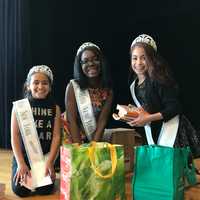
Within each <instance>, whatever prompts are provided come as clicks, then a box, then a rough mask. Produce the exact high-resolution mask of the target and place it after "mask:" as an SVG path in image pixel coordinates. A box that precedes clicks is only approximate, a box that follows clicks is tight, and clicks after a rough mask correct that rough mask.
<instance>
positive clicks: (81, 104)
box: [71, 80, 96, 140]
mask: <svg viewBox="0 0 200 200" xmlns="http://www.w3.org/2000/svg"><path fill="white" fill-rule="evenodd" d="M71 83H72V85H73V88H74V93H75V97H76V102H77V105H78V110H79V113H80V117H81V121H82V123H83V127H84V130H85V133H86V136H87V138H88V139H89V140H92V133H94V131H95V130H96V120H95V117H94V112H93V108H92V103H91V99H90V95H89V92H88V90H87V89H85V90H82V89H81V88H80V87H79V85H78V84H77V83H76V82H75V80H71Z"/></svg>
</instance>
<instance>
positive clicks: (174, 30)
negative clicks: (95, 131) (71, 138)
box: [0, 0, 200, 148]
mask: <svg viewBox="0 0 200 200" xmlns="http://www.w3.org/2000/svg"><path fill="white" fill-rule="evenodd" d="M199 5H200V3H199V2H198V1H197V0H196V1H195V0H191V1H189V2H188V1H186V0H182V1H179V0H170V1H160V0H155V1H149V0H146V1H139V0H131V1H114V0H110V1H104V0H102V1H97V0H96V1H95V0H93V1H92V0H89V1H72V0H71V1H70V0H68V1H65V0H63V1H62V0H60V1H55V0H42V1H38V0H35V1H31V0H15V1H13V0H0V44H1V48H0V49H1V50H0V58H1V59H0V70H1V71H0V91H1V95H0V108H1V110H0V121H1V124H0V147H4V148H9V147H10V112H11V107H12V101H14V100H16V99H19V98H21V91H22V86H23V83H24V81H25V79H26V74H27V73H28V70H29V69H30V68H31V67H32V66H33V65H38V64H46V65H49V66H50V67H51V68H52V70H53V72H54V76H55V82H54V83H55V84H54V89H53V92H54V95H55V97H56V100H57V102H58V104H59V105H60V106H61V109H62V111H64V94H65V87H66V84H67V83H68V81H69V80H70V79H71V78H72V72H73V61H74V56H75V54H76V51H77V48H78V47H79V45H80V44H81V43H83V42H86V41H92V42H94V43H96V44H98V45H99V46H100V47H101V48H102V51H103V52H104V54H105V56H106V58H107V60H108V62H109V64H110V66H111V71H112V77H113V81H114V92H115V99H114V104H113V108H114V107H115V105H116V103H131V100H130V98H129V90H128V81H127V79H128V74H129V66H130V62H129V47H130V44H131V42H132V40H133V39H134V38H135V37H136V36H137V35H138V34H141V33H147V34H150V35H152V36H153V37H154V38H155V40H156V41H157V45H158V51H159V53H160V54H161V55H162V56H163V57H165V58H166V59H167V60H168V62H169V63H170V65H171V67H172V69H173V71H174V74H175V77H176V79H177V81H178V83H179V85H180V88H181V101H182V105H183V110H184V112H185V114H186V115H187V116H188V117H189V118H190V120H191V121H192V122H193V124H194V125H195V127H196V128H198V127H199V126H200V120H199V117H198V114H199V113H198V112H199V108H198V105H199V101H200V99H199V97H198V96H197V93H198V77H199V74H198V72H199V67H200V59H199V46H200V40H199V39H198V37H199V35H200V29H199V26H200V21H199V19H200V13H199V8H200V6H199ZM194 91H195V92H194ZM109 126H110V127H113V126H119V124H116V123H115V122H113V121H112V120H110V123H109Z"/></svg>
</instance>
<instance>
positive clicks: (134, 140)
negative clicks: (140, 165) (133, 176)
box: [111, 128, 142, 172]
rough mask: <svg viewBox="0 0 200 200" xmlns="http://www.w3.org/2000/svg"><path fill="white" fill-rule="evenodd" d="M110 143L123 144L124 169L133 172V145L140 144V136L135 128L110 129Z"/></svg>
mask: <svg viewBox="0 0 200 200" xmlns="http://www.w3.org/2000/svg"><path fill="white" fill-rule="evenodd" d="M111 143H112V144H121V145H124V157H125V169H126V172H133V166H134V147H135V146H137V145H141V144H142V138H141V136H140V135H139V134H138V133H137V132H136V131H135V129H127V128H115V129H112V137H111Z"/></svg>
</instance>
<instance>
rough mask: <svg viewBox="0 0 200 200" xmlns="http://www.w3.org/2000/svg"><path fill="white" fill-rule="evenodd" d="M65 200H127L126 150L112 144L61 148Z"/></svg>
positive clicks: (61, 196)
mask: <svg viewBox="0 0 200 200" xmlns="http://www.w3.org/2000/svg"><path fill="white" fill-rule="evenodd" d="M60 199H61V200H86V199H87V200H96V199H97V200H107V199H108V200H124V199H125V169H124V150H123V147H122V146H121V145H111V144H109V143H103V142H102V143H95V142H92V143H90V144H82V145H78V144H66V145H63V146H62V147H61V187H60Z"/></svg>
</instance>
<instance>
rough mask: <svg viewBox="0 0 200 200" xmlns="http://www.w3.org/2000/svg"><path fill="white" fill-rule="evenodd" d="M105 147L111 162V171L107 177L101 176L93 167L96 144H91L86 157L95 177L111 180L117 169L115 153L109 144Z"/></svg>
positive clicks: (113, 147) (112, 146)
mask: <svg viewBox="0 0 200 200" xmlns="http://www.w3.org/2000/svg"><path fill="white" fill-rule="evenodd" d="M106 145H107V146H108V148H109V150H110V157H111V162H112V170H111V172H110V173H109V174H107V175H102V174H101V172H100V171H99V169H98V168H97V167H96V166H95V156H94V151H95V147H96V142H91V146H90V147H88V155H89V158H90V162H91V165H92V169H93V170H94V172H95V174H96V175H98V176H99V177H101V178H103V179H108V178H111V177H112V176H113V174H114V173H115V170H116V167H117V153H116V149H115V146H114V145H112V144H110V143H106Z"/></svg>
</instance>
